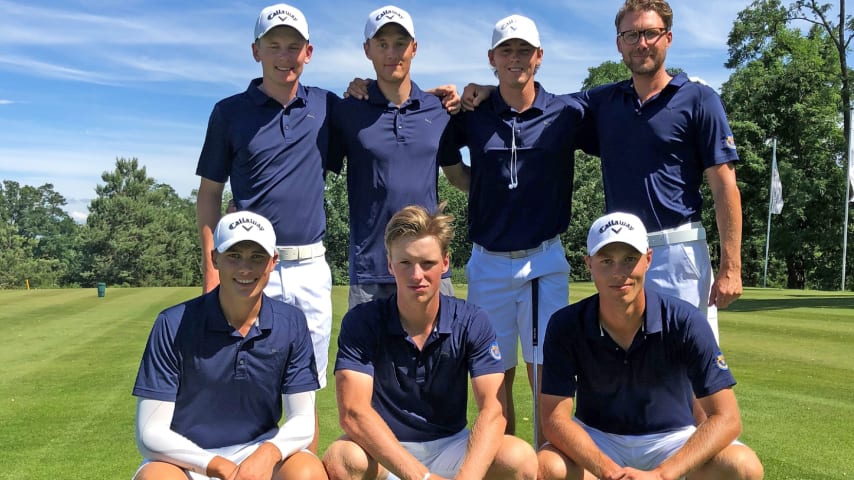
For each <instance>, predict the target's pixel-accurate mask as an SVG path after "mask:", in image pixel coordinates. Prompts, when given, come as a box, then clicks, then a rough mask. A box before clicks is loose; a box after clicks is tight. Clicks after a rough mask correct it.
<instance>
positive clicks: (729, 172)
mask: <svg viewBox="0 0 854 480" xmlns="http://www.w3.org/2000/svg"><path fill="white" fill-rule="evenodd" d="M706 179H707V180H708V182H709V187H711V190H712V198H713V199H714V204H715V219H716V221H717V225H718V232H719V234H720V242H721V245H720V248H721V264H720V267H719V268H718V274H717V275H716V276H715V281H714V283H713V284H712V292H711V294H710V296H709V305H717V306H718V308H726V307H728V306H729V304H731V303H732V302H734V301H735V300H736V299H737V298H738V297H740V296H741V293H742V286H741V193H740V192H739V190H738V184H737V183H736V180H735V167H734V166H733V164H732V162H728V163H724V164H720V165H715V166H712V167H709V168H707V169H706Z"/></svg>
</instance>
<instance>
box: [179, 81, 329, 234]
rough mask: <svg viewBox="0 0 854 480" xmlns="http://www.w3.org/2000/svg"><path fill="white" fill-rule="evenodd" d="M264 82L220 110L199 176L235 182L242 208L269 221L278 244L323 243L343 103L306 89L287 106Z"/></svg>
mask: <svg viewBox="0 0 854 480" xmlns="http://www.w3.org/2000/svg"><path fill="white" fill-rule="evenodd" d="M260 84H261V79H260V78H256V79H255V80H252V82H251V83H250V84H249V88H247V89H246V91H245V92H243V93H239V94H237V95H233V96H231V97H228V98H226V99H224V100H221V101H219V102H218V103H217V104H216V105H215V106H214V108H213V112H212V113H211V116H210V120H209V121H208V130H207V135H206V136H205V144H204V146H203V147H202V153H201V155H200V156H199V163H198V166H197V167H196V174H197V175H199V176H201V177H204V178H207V179H209V180H213V181H215V182H220V183H225V182H226V181H228V180H230V181H231V191H232V194H233V195H234V200H235V203H236V204H237V208H238V210H251V211H253V212H256V213H259V214H261V215H263V216H265V217H267V219H269V220H270V223H272V224H273V227H274V228H275V229H276V243H277V244H278V245H308V244H312V243H316V242H319V241H321V240H322V239H323V236H324V234H325V233H326V213H325V212H324V210H323V190H324V186H325V183H324V179H323V163H324V159H325V158H326V155H327V153H328V149H329V125H328V119H327V115H328V113H329V112H330V110H331V108H332V106H333V105H334V104H335V103H337V102H338V101H340V99H339V98H338V97H337V96H336V95H335V94H333V93H331V92H328V91H326V90H323V89H320V88H315V87H306V86H304V85H299V90H298V92H297V96H296V97H295V98H294V99H293V100H292V101H291V102H290V103H288V105H287V106H285V107H282V104H281V103H279V102H278V101H276V100H274V99H272V98H271V97H269V96H267V94H266V93H264V92H262V91H261V90H260V89H259V88H258V87H259V85H260Z"/></svg>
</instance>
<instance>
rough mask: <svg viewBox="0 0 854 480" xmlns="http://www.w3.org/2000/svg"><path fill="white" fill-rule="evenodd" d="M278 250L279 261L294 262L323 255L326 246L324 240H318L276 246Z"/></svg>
mask: <svg viewBox="0 0 854 480" xmlns="http://www.w3.org/2000/svg"><path fill="white" fill-rule="evenodd" d="M276 251H277V252H279V261H286V262H292V261H295V260H307V259H309V258H315V257H322V256H323V254H325V253H326V248H325V247H324V246H323V242H317V243H313V244H311V245H301V246H298V247H276Z"/></svg>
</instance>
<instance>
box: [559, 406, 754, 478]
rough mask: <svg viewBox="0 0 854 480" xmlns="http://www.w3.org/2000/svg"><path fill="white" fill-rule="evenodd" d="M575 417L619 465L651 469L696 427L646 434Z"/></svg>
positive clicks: (677, 446)
mask: <svg viewBox="0 0 854 480" xmlns="http://www.w3.org/2000/svg"><path fill="white" fill-rule="evenodd" d="M574 420H575V423H577V424H579V425H580V426H581V427H582V428H583V429H584V431H586V432H587V434H588V435H590V438H591V439H593V442H595V443H596V446H597V447H599V450H601V451H602V453H604V454H605V455H607V456H608V457H609V458H610V459H611V460H613V461H614V462H616V463H617V464H618V465H620V466H621V467H631V468H637V469H638V470H652V469H654V468H655V467H657V466H659V465H661V463H662V462H663V461H665V460H667V459H668V458H669V457H670V456H671V455H673V454H674V453H676V451H678V450H679V449H680V448H682V445H685V442H687V441H688V438H689V437H690V436H691V435H693V434H694V431H696V430H697V428H696V427H695V426H693V425H688V426H686V427H684V428H681V429H679V430H674V431H671V432H664V433H651V434H648V435H618V434H616V433H607V432H603V431H601V430H597V429H595V428H593V427H590V426H588V425H585V424H584V422H582V421H581V420H579V419H577V418H575V419H574ZM732 444H733V445H742V443H741V442H739V441H738V440H735V441H733V442H732Z"/></svg>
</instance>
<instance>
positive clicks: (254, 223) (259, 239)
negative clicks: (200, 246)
mask: <svg viewBox="0 0 854 480" xmlns="http://www.w3.org/2000/svg"><path fill="white" fill-rule="evenodd" d="M244 240H249V241H251V242H255V243H257V244H258V245H261V248H263V249H264V250H265V251H266V252H267V253H269V254H270V256H271V257H272V256H273V254H275V253H276V232H275V231H274V230H273V225H272V224H271V223H270V221H269V220H267V219H266V218H264V217H262V216H261V215H258V214H257V213H252V212H247V211H241V212H234V213H229V214H228V215H225V216H224V217H222V218H220V219H219V223H217V224H216V230H214V234H213V241H214V248H216V251H218V252H219V253H225V251H226V250H228V249H229V248H231V247H232V245H234V244H236V243H239V242H242V241H244Z"/></svg>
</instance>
